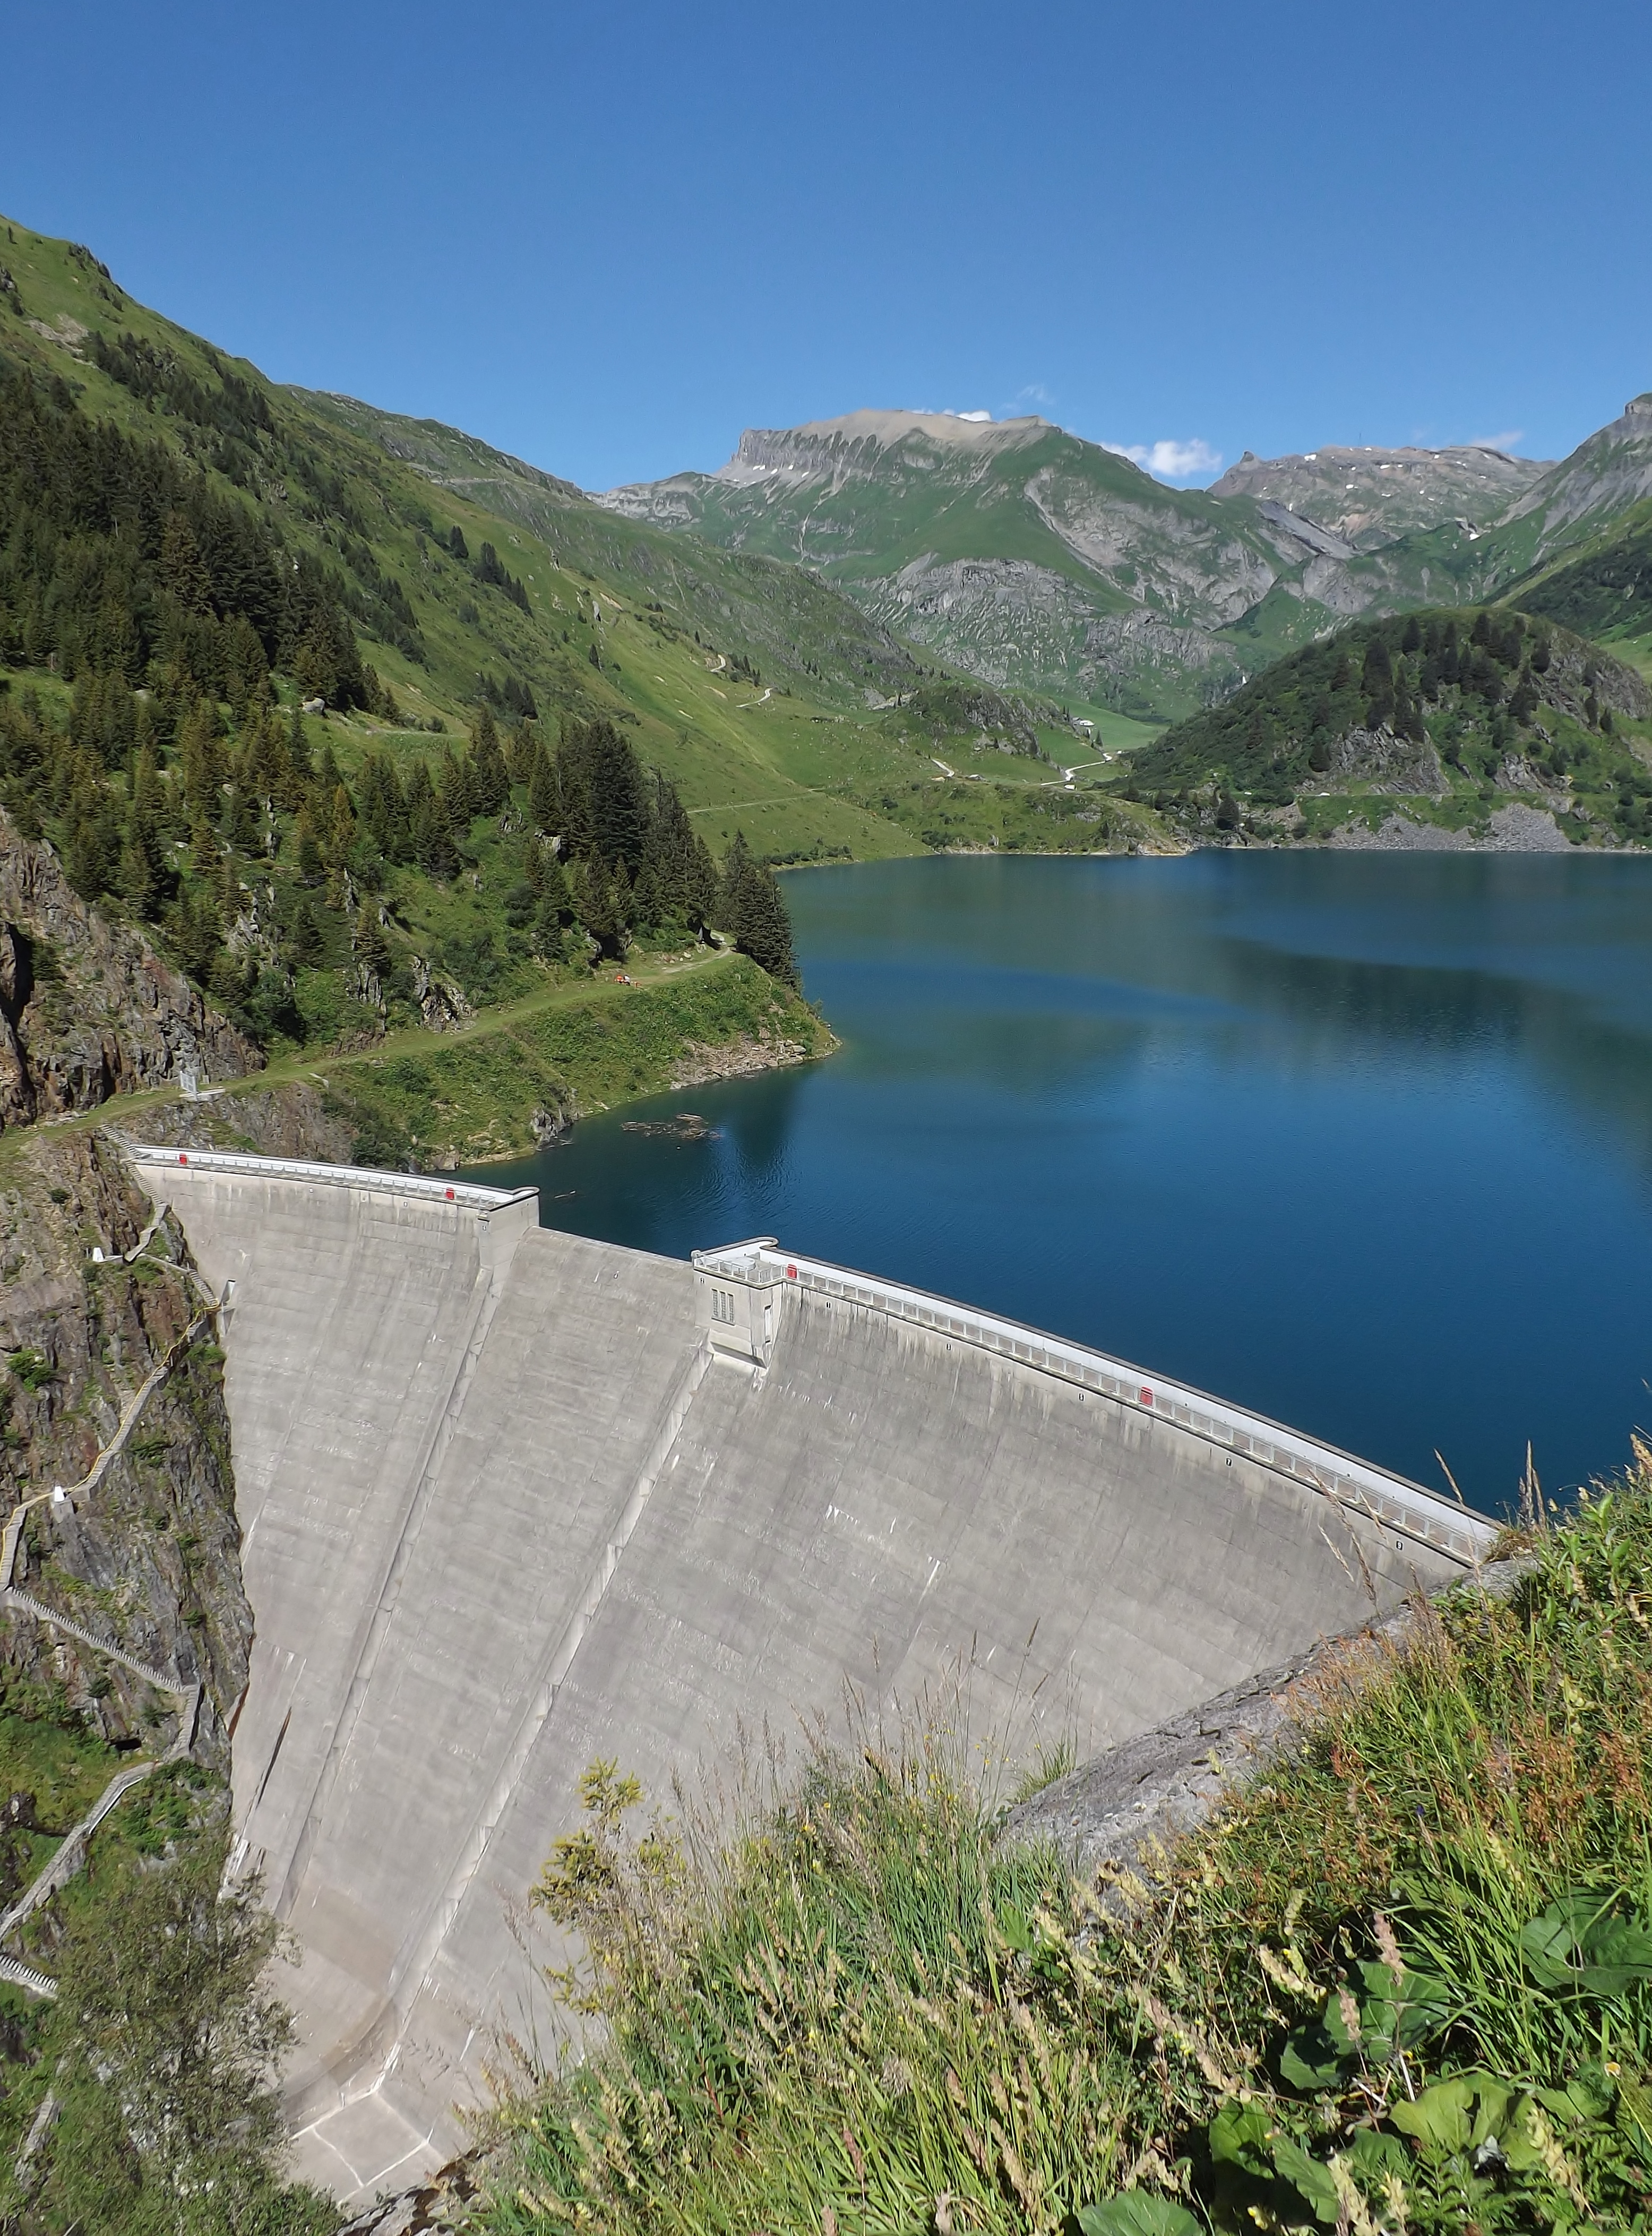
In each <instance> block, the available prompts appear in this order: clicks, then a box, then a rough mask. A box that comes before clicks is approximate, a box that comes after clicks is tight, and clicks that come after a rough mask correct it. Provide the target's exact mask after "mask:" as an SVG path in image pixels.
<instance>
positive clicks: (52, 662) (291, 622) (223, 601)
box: [0, 358, 411, 707]
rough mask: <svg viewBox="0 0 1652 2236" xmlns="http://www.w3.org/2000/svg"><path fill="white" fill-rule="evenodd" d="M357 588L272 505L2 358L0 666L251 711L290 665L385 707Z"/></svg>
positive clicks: (173, 701)
mask: <svg viewBox="0 0 1652 2236" xmlns="http://www.w3.org/2000/svg"><path fill="white" fill-rule="evenodd" d="M385 589H386V595H391V594H392V593H393V595H394V597H395V598H396V600H397V601H398V602H399V604H400V605H401V606H402V607H404V608H405V598H402V597H401V594H400V590H399V586H398V585H388V584H387V585H386V586H385ZM350 595H351V594H350V593H349V592H348V590H347V589H346V585H345V584H344V582H343V581H342V579H341V578H340V577H339V575H338V574H337V572H336V570H334V569H329V568H327V567H326V566H324V565H323V564H322V563H321V562H319V560H317V559H316V558H315V557H314V556H313V555H312V554H311V553H309V552H307V551H304V550H294V549H292V548H291V547H290V545H289V544H288V543H287V542H286V539H285V538H284V537H283V536H282V535H281V532H280V527H279V525H278V524H277V523H275V522H274V521H273V519H272V518H271V516H270V511H269V508H267V507H265V508H263V509H261V510H257V511H255V510H253V508H252V507H250V506H249V505H247V504H246V503H241V502H240V501H239V500H237V499H235V498H233V497H226V496H223V495H220V493H219V492H218V491H216V490H214V489H213V487H212V485H211V483H210V482H209V480H208V478H207V475H206V474H205V473H204V472H203V471H202V470H201V469H200V468H199V467H197V466H195V465H194V464H190V463H189V462H188V461H187V460H185V459H182V458H180V457H178V455H177V454H176V452H175V451H174V450H172V449H170V448H169V447H168V445H167V444H164V443H162V442H160V441H140V440H137V439H135V438H134V437H129V436H127V435H125V434H123V433H122V431H121V430H120V429H119V428H117V427H115V426H113V425H111V424H109V422H107V421H102V420H95V419H92V418H89V417H88V416H87V415H86V414H84V413H83V412H82V411H79V410H77V409H76V404H75V398H74V396H73V394H72V392H71V391H70V390H69V385H68V384H67V382H65V381H63V380H62V379H55V380H51V381H44V380H41V379H37V378H34V377H32V376H31V375H30V374H29V373H28V372H23V371H21V370H19V369H16V368H14V367H12V366H10V365H8V364H7V363H6V362H5V360H4V359H3V358H0V660H3V661H6V662H7V663H8V664H10V665H15V666H19V667H30V668H51V669H53V670H54V671H55V672H56V674H59V675H61V676H63V677H64V678H65V679H66V680H67V681H75V680H76V678H77V677H78V676H79V675H80V674H82V673H85V672H90V673H92V674H99V675H106V676H118V677H119V678H121V679H122V681H124V682H125V683H126V684H128V685H131V686H138V685H143V686H147V687H149V688H150V689H152V690H153V691H154V692H155V694H157V696H159V697H160V698H161V700H162V701H163V702H164V703H165V706H166V707H178V706H181V705H188V702H189V701H191V700H193V699H194V698H195V697H197V696H200V695H202V694H205V695H207V696H208V697H210V698H213V699H217V700H226V701H227V702H229V703H230V704H231V705H232V706H235V707H240V706H242V705H245V704H246V703H247V700H249V699H251V698H253V697H255V696H256V695H257V694H259V693H260V691H261V689H262V688H263V687H264V685H265V683H266V681H267V677H268V674H269V672H270V670H271V669H272V668H280V669H282V670H283V671H284V672H285V673H286V674H290V675H292V676H293V679H294V681H296V682H297V684H298V686H299V689H300V691H301V692H303V693H304V694H305V695H306V696H319V697H322V698H325V699H326V700H327V702H328V704H329V705H332V706H338V707H357V706H365V707H371V706H372V705H373V704H375V702H376V701H377V700H378V698H379V696H380V694H381V692H382V686H380V685H379V684H378V680H377V678H376V677H374V676H373V674H372V670H371V669H370V668H366V667H365V664H364V662H363V661H362V659H361V656H360V653H359V648H358V647H357V644H356V640H355V635H354V632H353V630H352V627H351V624H350V620H349V617H348V615H347V613H346V602H347V600H348V599H349V597H350ZM406 619H407V621H411V608H408V609H407V611H406Z"/></svg>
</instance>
